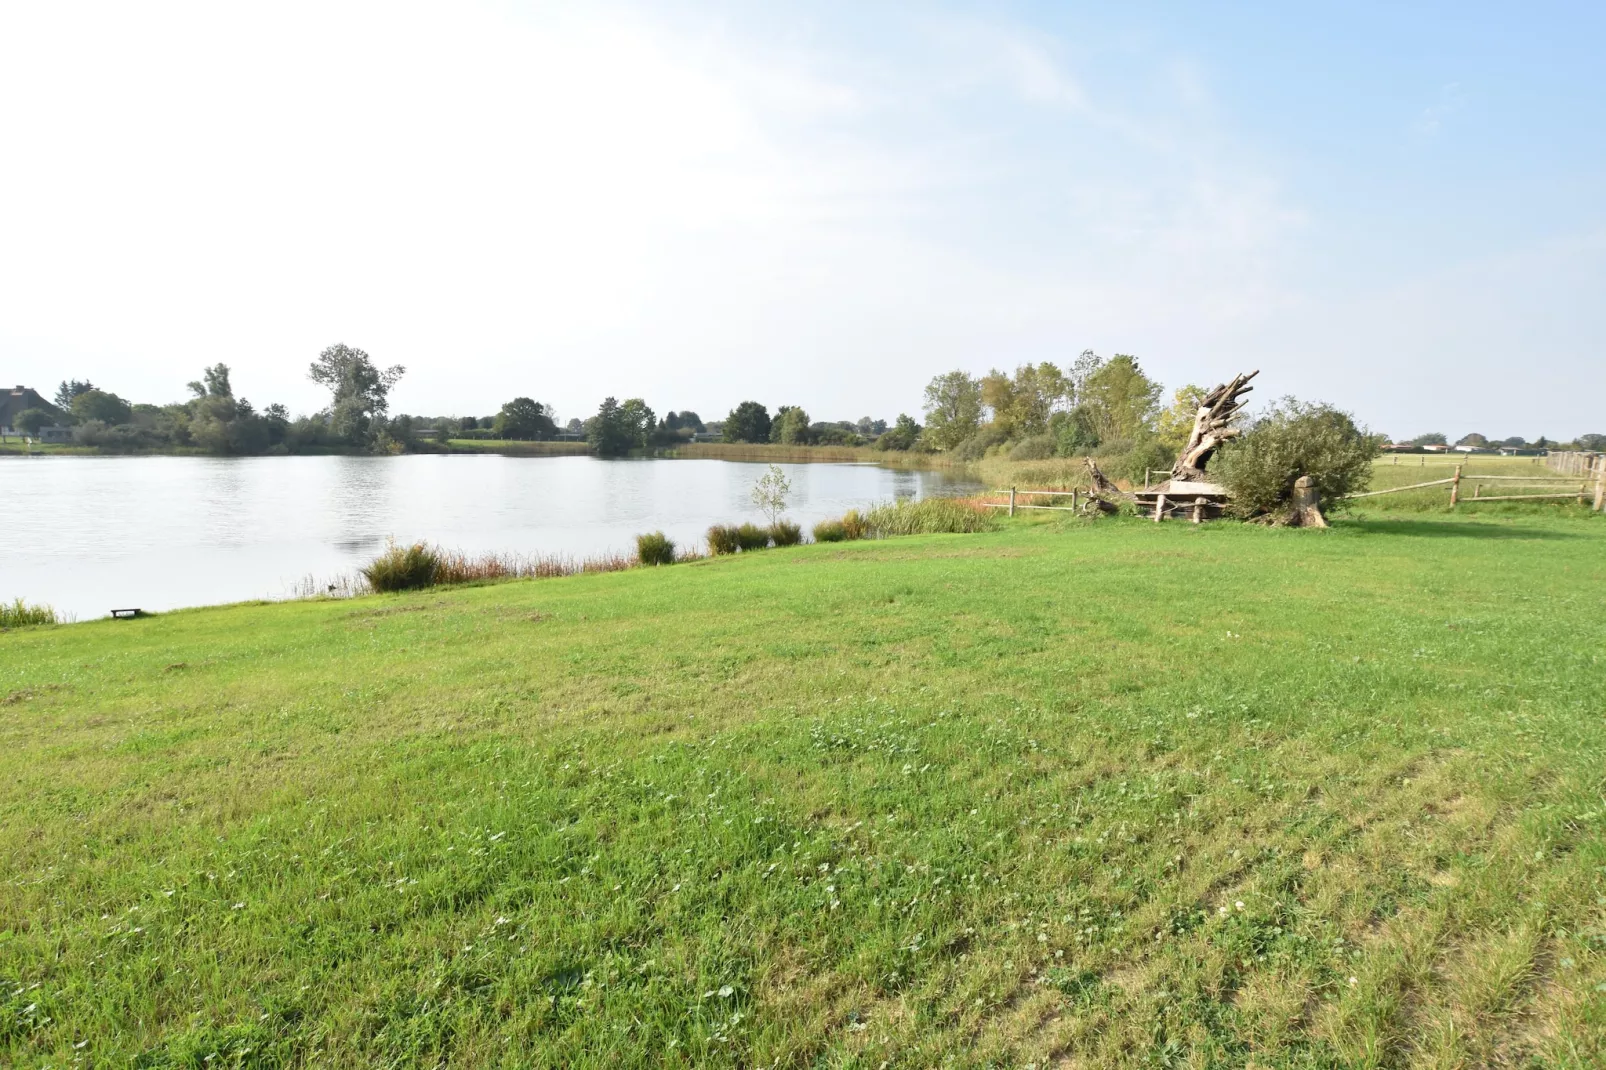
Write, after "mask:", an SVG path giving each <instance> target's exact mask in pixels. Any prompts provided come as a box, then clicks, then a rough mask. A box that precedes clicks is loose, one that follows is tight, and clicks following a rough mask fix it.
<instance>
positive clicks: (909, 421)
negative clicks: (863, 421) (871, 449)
mask: <svg viewBox="0 0 1606 1070" xmlns="http://www.w3.org/2000/svg"><path fill="white" fill-rule="evenodd" d="M877 422H878V423H880V424H881V425H882V427H883V428H886V429H885V430H883V431H882V432H881V436H880V437H879V438H877V439H876V440H875V448H876V449H878V450H909V449H913V448H914V445H915V443H916V442H917V441H919V439H920V432H921V430H922V429H921V427H920V425H919V424H917V423H915V419H914V417H913V416H910V415H909V414H908V413H902V412H901V413H899V414H898V422H897V423H896V424H894V425H893V426H892V427H886V423H885V421H877Z"/></svg>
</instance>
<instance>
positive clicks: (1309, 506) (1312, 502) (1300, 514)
mask: <svg viewBox="0 0 1606 1070" xmlns="http://www.w3.org/2000/svg"><path fill="white" fill-rule="evenodd" d="M1285 523H1287V525H1288V526H1289V527H1291V528H1325V527H1326V526H1327V518H1326V517H1325V516H1323V515H1322V499H1321V495H1320V494H1318V493H1317V492H1316V483H1315V482H1314V481H1313V480H1312V479H1311V478H1310V476H1300V477H1299V478H1298V479H1296V480H1294V498H1293V500H1292V501H1291V502H1289V503H1288V519H1287V520H1286V521H1285Z"/></svg>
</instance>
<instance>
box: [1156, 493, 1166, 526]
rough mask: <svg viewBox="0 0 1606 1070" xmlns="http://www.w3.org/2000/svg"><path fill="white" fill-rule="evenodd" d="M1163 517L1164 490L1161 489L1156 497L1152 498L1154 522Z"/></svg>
mask: <svg viewBox="0 0 1606 1070" xmlns="http://www.w3.org/2000/svg"><path fill="white" fill-rule="evenodd" d="M1164 517H1165V491H1161V492H1160V496H1159V497H1158V498H1156V499H1154V522H1155V523H1156V524H1158V523H1159V522H1160V521H1161V520H1162V519H1164Z"/></svg>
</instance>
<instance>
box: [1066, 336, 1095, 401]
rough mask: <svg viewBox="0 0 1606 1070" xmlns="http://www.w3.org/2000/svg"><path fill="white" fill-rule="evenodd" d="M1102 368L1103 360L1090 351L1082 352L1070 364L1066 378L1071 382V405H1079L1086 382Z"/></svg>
mask: <svg viewBox="0 0 1606 1070" xmlns="http://www.w3.org/2000/svg"><path fill="white" fill-rule="evenodd" d="M1102 367H1104V358H1103V357H1101V356H1099V355H1098V354H1097V353H1095V352H1093V351H1092V350H1091V349H1084V350H1082V352H1081V353H1080V354H1078V355H1077V358H1076V359H1075V360H1073V361H1072V362H1071V366H1070V368H1069V369H1068V370H1067V374H1066V378H1067V379H1069V380H1070V382H1071V403H1072V404H1080V403H1081V401H1082V394H1083V392H1084V391H1085V390H1086V389H1087V381H1088V380H1089V379H1091V378H1093V376H1094V375H1095V374H1097V372H1098V370H1099V369H1100V368H1102Z"/></svg>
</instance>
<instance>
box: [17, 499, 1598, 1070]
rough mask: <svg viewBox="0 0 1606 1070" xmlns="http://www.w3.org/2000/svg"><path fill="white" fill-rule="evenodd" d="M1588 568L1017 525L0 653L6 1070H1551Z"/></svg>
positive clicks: (1588, 997) (1379, 537)
mask: <svg viewBox="0 0 1606 1070" xmlns="http://www.w3.org/2000/svg"><path fill="white" fill-rule="evenodd" d="M1603 551H1606V523H1603V522H1601V521H1600V519H1599V518H1596V519H1593V520H1589V519H1567V518H1562V517H1548V518H1545V519H1534V518H1524V519H1515V520H1476V519H1474V520H1468V519H1464V518H1438V517H1420V518H1408V517H1407V518H1391V519H1379V520H1373V521H1367V522H1351V523H1345V524H1342V525H1340V526H1339V527H1337V528H1335V529H1333V530H1331V531H1327V532H1301V531H1274V530H1263V529H1259V528H1254V527H1246V526H1240V525H1228V524H1221V525H1210V526H1206V527H1204V528H1194V527H1192V526H1191V525H1185V524H1173V525H1154V524H1150V523H1146V522H1141V521H1110V522H1099V523H1090V524H1079V523H1078V524H1073V525H1070V526H1061V525H1060V524H1059V523H1057V522H1052V521H1050V522H1043V521H1036V522H1033V523H1025V522H1022V523H1017V524H1014V525H1012V526H1009V527H1007V528H1006V529H1005V530H1002V531H999V532H994V533H989V534H979V535H967V536H932V537H916V538H907V539H893V540H886V541H880V542H861V543H848V544H833V545H821V546H811V547H804V548H800V549H790V550H774V551H769V552H766V553H761V554H752V555H741V556H737V557H734V558H720V559H713V560H708V561H703V562H699V563H696V564H690V565H679V566H673V567H669V568H661V569H651V570H642V571H634V572H627V573H616V574H604V575H591V576H579V577H572V578H567V579H553V580H542V581H539V582H524V583H510V584H500V585H492V586H484V587H475V588H454V589H443V590H435V591H430V592H426V593H421V594H417V595H407V596H393V597H376V598H368V599H360V600H356V601H342V602H307V603H293V604H281V605H259V606H239V607H229V608H220V609H208V610H196V611H189V612H182V613H174V614H169V615H164V616H159V617H155V618H151V619H147V620H140V621H132V622H126V623H118V622H96V623H90V624H82V625H74V626H70V627H60V628H39V629H25V630H20V631H14V632H10V633H6V634H4V635H0V880H3V882H4V884H3V888H4V894H3V895H0V985H3V987H0V1064H7V1065H9V1064H11V1063H16V1064H25V1065H26V1064H32V1063H34V1062H50V1063H51V1064H52V1065H59V1066H66V1065H72V1063H73V1060H74V1059H79V1060H83V1061H84V1062H83V1064H84V1065H91V1064H92V1065H129V1064H130V1062H131V1061H132V1060H142V1061H141V1062H139V1063H138V1064H137V1065H145V1066H169V1065H171V1066H202V1065H206V1066H218V1065H252V1066H298V1065H305V1064H311V1063H317V1064H318V1065H333V1066H369V1065H375V1064H388V1065H425V1066H427V1065H434V1064H436V1063H437V1061H445V1062H447V1063H449V1064H451V1065H459V1066H485V1065H537V1066H603V1065H607V1066H611V1067H612V1066H659V1065H686V1066H692V1065H697V1066H702V1065H729V1066H759V1065H766V1066H767V1065H776V1064H778V1065H781V1066H799V1067H802V1066H868V1067H876V1066H880V1065H883V1063H887V1064H890V1065H893V1066H919V1065H932V1064H938V1063H941V1062H943V1060H944V1059H950V1058H951V1059H952V1064H953V1065H960V1066H982V1065H1010V1066H1018V1065H1024V1064H1027V1063H1035V1064H1037V1065H1039V1066H1042V1065H1045V1064H1047V1063H1050V1062H1058V1063H1063V1064H1065V1065H1079V1066H1095V1065H1118V1064H1131V1065H1152V1066H1161V1065H1177V1066H1183V1065H1191V1066H1205V1065H1243V1064H1246V1063H1251V1062H1252V1063H1254V1064H1255V1065H1260V1066H1307V1067H1317V1066H1321V1067H1339V1066H1346V1067H1347V1066H1368V1065H1372V1066H1405V1065H1421V1066H1447V1067H1448V1066H1472V1065H1546V1066H1576V1067H1584V1066H1593V1065H1599V1064H1600V1060H1601V1059H1602V1058H1606V906H1603V904H1606V842H1603V840H1602V837H1601V831H1602V828H1603V825H1606V806H1603V805H1602V800H1601V794H1600V793H1601V772H1600V771H1601V769H1602V768H1603V767H1606V727H1603V725H1602V722H1601V718H1600V711H1601V710H1602V709H1603V708H1606V671H1603V670H1606V624H1603V622H1602V619H1601V616H1600V612H1599V610H1600V606H1601V604H1602V599H1603V597H1606V553H1603ZM209 1058H210V1061H208V1059H209Z"/></svg>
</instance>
